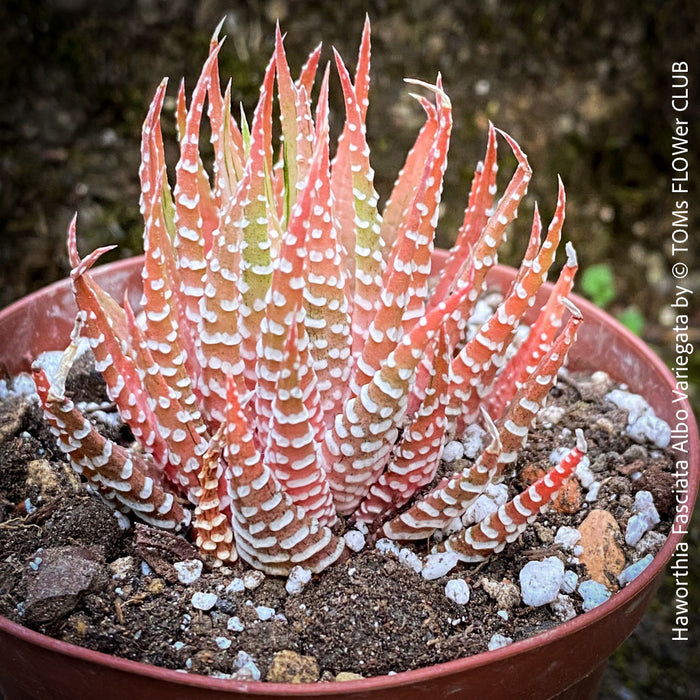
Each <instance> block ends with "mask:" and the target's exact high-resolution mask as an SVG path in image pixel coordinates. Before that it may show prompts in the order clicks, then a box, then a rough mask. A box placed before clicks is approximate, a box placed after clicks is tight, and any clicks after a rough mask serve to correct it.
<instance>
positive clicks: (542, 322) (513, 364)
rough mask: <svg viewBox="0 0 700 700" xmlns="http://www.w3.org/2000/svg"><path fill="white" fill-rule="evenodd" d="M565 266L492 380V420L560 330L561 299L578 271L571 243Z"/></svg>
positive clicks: (490, 406) (562, 306)
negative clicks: (522, 338)
mask: <svg viewBox="0 0 700 700" xmlns="http://www.w3.org/2000/svg"><path fill="white" fill-rule="evenodd" d="M566 255H567V260H566V264H565V265H564V267H563V268H562V271H561V273H560V274H559V277H558V279H557V282H556V284H555V285H554V289H553V290H552V292H551V294H550V295H549V299H548V300H547V303H546V304H545V306H544V307H543V308H542V309H541V311H540V313H539V314H538V316H537V319H536V321H535V323H534V324H533V326H532V328H531V329H530V333H529V335H528V337H527V338H526V339H525V341H524V342H523V344H522V345H521V346H520V348H519V349H518V352H517V353H516V354H515V355H514V356H513V357H512V358H511V359H510V361H509V362H508V363H507V364H506V366H505V367H504V368H503V370H502V371H501V372H500V373H499V375H498V376H497V377H496V381H495V383H494V386H493V388H492V390H491V392H490V393H489V396H488V398H487V403H488V408H489V411H490V412H491V413H492V415H494V416H495V417H496V418H498V417H499V416H501V414H502V413H503V411H504V409H505V407H506V405H507V404H508V402H509V401H510V400H511V399H512V398H513V395H514V394H515V392H516V391H517V390H518V388H519V387H520V386H522V384H523V382H524V381H525V380H526V379H527V377H528V376H529V375H530V374H531V373H532V372H533V371H534V369H535V367H536V366H537V363H538V362H539V361H540V359H541V358H542V357H543V356H544V355H545V354H546V353H547V351H548V350H549V348H550V347H551V345H552V342H553V339H554V336H555V335H556V333H557V331H558V330H559V328H560V327H561V324H562V316H563V315H564V311H565V306H564V304H563V303H562V299H565V298H566V297H568V296H569V294H570V293H571V290H572V288H573V284H574V277H575V276H576V271H577V270H578V262H577V260H576V253H575V251H574V248H573V246H572V245H571V243H567V245H566Z"/></svg>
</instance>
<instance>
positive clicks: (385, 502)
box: [353, 331, 449, 523]
mask: <svg viewBox="0 0 700 700" xmlns="http://www.w3.org/2000/svg"><path fill="white" fill-rule="evenodd" d="M431 348H432V349H433V354H434V356H435V363H434V365H433V366H432V368H431V370H432V371H431V383H430V386H429V387H428V391H427V395H426V398H425V401H424V402H423V405H422V406H421V407H420V410H419V411H418V415H417V416H416V417H415V418H414V419H413V421H412V422H411V423H410V424H409V425H408V426H407V427H406V428H404V431H403V434H402V436H401V439H400V440H399V442H398V443H397V445H396V447H395V449H394V455H393V457H392V458H391V461H390V462H389V466H388V467H387V469H386V471H384V472H383V473H382V475H381V476H380V477H379V479H378V480H377V482H376V483H375V484H373V485H372V487H371V488H370V490H369V493H368V495H367V497H366V498H365V499H364V500H363V501H362V503H361V504H360V507H359V508H358V510H357V511H355V514H354V515H353V518H354V519H355V520H356V521H359V522H366V523H376V522H377V521H378V520H380V519H384V518H385V517H386V516H387V515H390V514H391V513H393V512H395V511H396V510H398V509H399V508H401V507H402V506H404V505H405V504H406V503H408V502H409V500H410V499H411V498H412V496H413V495H414V494H415V493H416V491H418V490H419V489H422V488H423V487H424V486H427V485H428V484H429V483H430V482H431V481H432V480H433V477H434V476H435V472H436V471H437V468H438V466H439V464H440V455H441V454H442V448H443V440H444V437H445V427H446V420H445V407H446V405H447V401H448V397H449V394H448V385H449V376H448V370H449V355H448V352H447V339H446V338H445V333H444V331H443V332H440V333H438V334H437V335H436V336H435V340H434V342H433V343H431Z"/></svg>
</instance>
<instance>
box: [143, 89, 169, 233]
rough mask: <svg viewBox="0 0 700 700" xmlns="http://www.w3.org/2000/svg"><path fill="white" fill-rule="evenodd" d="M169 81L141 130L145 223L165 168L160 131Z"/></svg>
mask: <svg viewBox="0 0 700 700" xmlns="http://www.w3.org/2000/svg"><path fill="white" fill-rule="evenodd" d="M167 86H168V79H167V78H163V80H162V81H161V83H160V85H159V86H158V89H157V90H156V93H155V95H154V96H153V100H152V101H151V105H150V107H149V109H148V114H147V115H146V119H145V120H144V122H143V126H142V129H141V165H140V166H139V179H140V181H141V196H140V200H139V205H140V210H141V215H142V216H143V218H144V221H145V220H147V219H148V218H149V217H150V216H151V206H152V202H153V195H154V191H155V189H156V188H160V187H161V182H159V178H160V177H161V173H162V170H163V168H164V167H165V153H164V150H163V135H162V133H161V129H160V113H161V110H162V108H163V100H164V99H165V90H166V88H167Z"/></svg>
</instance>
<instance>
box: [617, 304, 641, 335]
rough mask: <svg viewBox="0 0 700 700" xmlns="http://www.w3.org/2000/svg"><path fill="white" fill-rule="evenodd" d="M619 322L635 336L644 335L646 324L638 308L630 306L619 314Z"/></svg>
mask: <svg viewBox="0 0 700 700" xmlns="http://www.w3.org/2000/svg"><path fill="white" fill-rule="evenodd" d="M617 320H618V321H619V322H620V323H621V324H622V325H623V326H625V328H627V329H628V330H630V331H632V333H634V334H635V335H642V332H643V331H644V324H645V321H644V316H643V315H642V312H641V311H640V310H639V309H638V308H637V307H636V306H628V307H627V308H626V309H624V310H623V311H621V312H620V313H619V314H617Z"/></svg>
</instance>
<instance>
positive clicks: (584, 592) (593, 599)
mask: <svg viewBox="0 0 700 700" xmlns="http://www.w3.org/2000/svg"><path fill="white" fill-rule="evenodd" d="M578 592H579V595H580V596H581V598H583V609H584V611H585V612H588V611H589V610H593V608H597V607H598V606H599V605H602V604H603V603H604V602H605V601H606V600H607V599H608V598H609V597H610V591H609V590H608V589H607V588H606V587H605V586H604V585H603V584H602V583H598V581H593V580H590V581H583V582H582V583H580V584H579V587H578Z"/></svg>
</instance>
